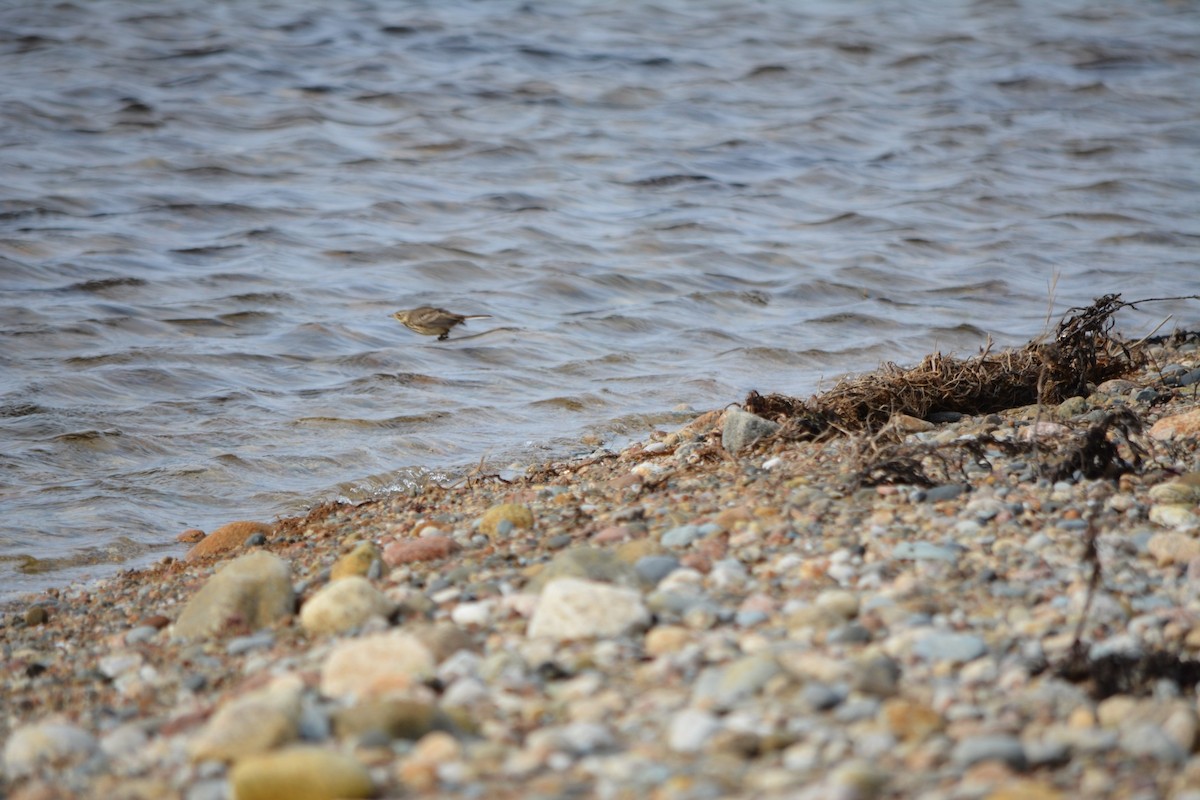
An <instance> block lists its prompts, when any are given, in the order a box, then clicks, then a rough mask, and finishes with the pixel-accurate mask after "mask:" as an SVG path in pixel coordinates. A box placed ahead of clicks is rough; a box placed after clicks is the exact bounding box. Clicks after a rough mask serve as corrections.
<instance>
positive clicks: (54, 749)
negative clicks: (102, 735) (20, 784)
mask: <svg viewBox="0 0 1200 800" xmlns="http://www.w3.org/2000/svg"><path fill="white" fill-rule="evenodd" d="M98 746H99V745H98V743H97V742H96V739H95V738H94V737H93V736H92V735H91V734H90V733H88V732H87V731H85V730H83V729H82V728H79V727H76V726H75V725H72V724H70V723H67V722H63V721H60V720H55V719H47V720H43V721H41V722H34V723H29V724H26V725H22V726H20V727H18V728H17V729H16V730H14V731H13V732H12V734H11V735H10V736H9V737H8V740H7V741H6V742H5V743H4V772H5V774H6V775H8V776H11V777H22V776H25V775H31V774H33V773H35V772H37V771H38V770H39V769H42V768H43V767H49V768H53V769H56V770H58V769H64V768H66V767H69V766H73V765H76V764H78V763H80V762H81V761H84V760H85V759H87V758H89V757H90V756H91V755H92V754H93V753H95V752H96V750H97V748H98Z"/></svg>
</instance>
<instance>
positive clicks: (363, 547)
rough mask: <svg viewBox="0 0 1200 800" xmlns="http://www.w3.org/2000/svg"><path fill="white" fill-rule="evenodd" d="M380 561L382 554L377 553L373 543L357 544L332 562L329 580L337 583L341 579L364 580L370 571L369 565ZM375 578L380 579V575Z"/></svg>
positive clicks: (377, 549)
mask: <svg viewBox="0 0 1200 800" xmlns="http://www.w3.org/2000/svg"><path fill="white" fill-rule="evenodd" d="M382 560H383V553H381V552H380V551H379V548H378V547H376V546H375V544H374V542H359V543H358V544H356V545H355V546H354V549H353V550H351V551H350V552H349V553H346V554H345V555H343V556H342V557H341V558H339V559H338V560H337V561H336V562H334V564H333V567H332V569H330V571H329V580H331V581H339V580H341V579H342V578H351V577H355V576H357V577H360V578H366V577H367V573H369V572H370V571H371V565H372V564H375V563H376V562H382ZM376 577H382V575H379V576H376Z"/></svg>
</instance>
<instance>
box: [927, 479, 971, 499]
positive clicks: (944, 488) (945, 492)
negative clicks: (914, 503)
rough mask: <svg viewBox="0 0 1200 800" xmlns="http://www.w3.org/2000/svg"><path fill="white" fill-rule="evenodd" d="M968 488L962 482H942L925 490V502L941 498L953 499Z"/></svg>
mask: <svg viewBox="0 0 1200 800" xmlns="http://www.w3.org/2000/svg"><path fill="white" fill-rule="evenodd" d="M968 488H970V487H968V486H967V485H966V484H962V483H944V484H942V485H941V486H934V487H933V488H932V489H926V490H925V498H924V499H925V502H927V503H937V502H939V501H941V500H953V499H954V498H956V497H958V496H959V495H960V494H962V493H963V492H965V491H967V489H968Z"/></svg>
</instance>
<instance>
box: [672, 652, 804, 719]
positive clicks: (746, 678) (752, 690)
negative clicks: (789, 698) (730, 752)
mask: <svg viewBox="0 0 1200 800" xmlns="http://www.w3.org/2000/svg"><path fill="white" fill-rule="evenodd" d="M782 672H783V668H782V667H781V666H780V664H779V661H778V660H776V658H775V656H774V655H773V654H771V653H765V652H764V653H757V654H755V655H751V656H745V657H743V658H740V659H738V660H736V661H734V662H732V663H730V664H726V665H725V666H721V667H709V668H708V669H706V670H704V672H702V673H700V677H698V678H697V679H696V684H695V686H694V687H693V690H692V702H693V703H694V704H697V705H700V706H709V707H715V708H718V709H724V708H729V707H731V706H734V705H736V704H738V703H739V702H741V701H743V700H745V699H746V698H748V697H751V696H753V695H754V694H756V693H757V692H758V691H759V690H760V689H761V688H762V687H763V686H764V685H765V684H766V683H767V681H769V680H771V678H774V677H775V676H776V675H779V674H780V673H782Z"/></svg>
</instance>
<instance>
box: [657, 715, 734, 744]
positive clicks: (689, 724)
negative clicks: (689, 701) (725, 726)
mask: <svg viewBox="0 0 1200 800" xmlns="http://www.w3.org/2000/svg"><path fill="white" fill-rule="evenodd" d="M720 729H721V721H720V720H719V719H717V717H716V716H715V715H714V714H712V713H711V712H709V711H704V710H703V709H699V708H685V709H683V710H682V711H678V712H676V713H675V715H674V716H672V717H671V723H670V726H669V727H668V728H667V747H669V748H671V749H672V750H674V751H675V752H676V753H695V752H697V751H699V750H702V749H703V748H704V745H705V744H707V743H708V740H709V739H711V738H712V736H713V734H715V733H716V732H717V731H719V730H720Z"/></svg>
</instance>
